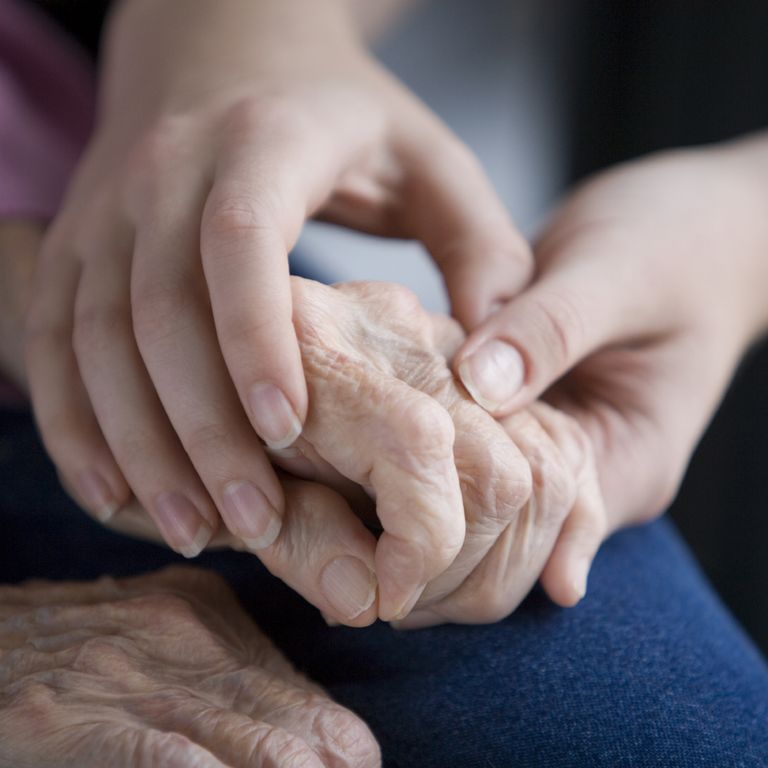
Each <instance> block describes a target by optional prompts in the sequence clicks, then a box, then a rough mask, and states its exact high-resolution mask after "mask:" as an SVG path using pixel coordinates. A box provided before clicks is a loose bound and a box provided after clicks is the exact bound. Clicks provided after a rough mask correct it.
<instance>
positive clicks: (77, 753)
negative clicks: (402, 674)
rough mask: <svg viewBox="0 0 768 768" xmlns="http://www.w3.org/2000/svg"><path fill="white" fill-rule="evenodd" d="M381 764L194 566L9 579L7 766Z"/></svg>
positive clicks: (3, 706)
mask: <svg viewBox="0 0 768 768" xmlns="http://www.w3.org/2000/svg"><path fill="white" fill-rule="evenodd" d="M255 764H258V765H264V766H271V765H274V766H277V765H280V766H285V765H302V766H307V768H310V766H311V767H312V768H375V767H376V766H379V765H380V764H381V761H380V757H379V749H378V746H377V744H376V742H375V740H374V739H373V736H372V735H371V733H370V731H369V730H368V728H367V727H366V726H365V725H364V724H363V722H362V721H361V720H359V719H358V718H357V717H356V716H355V715H354V714H352V713H351V712H349V711H348V710H346V709H344V708H343V707H341V706H339V705H338V704H335V703H334V702H333V701H331V700H330V699H329V698H328V696H327V695H326V694H325V693H323V691H322V690H320V689H319V688H317V687H316V686H315V685H313V684H312V683H310V682H309V681H308V680H306V679H305V678H303V677H302V676H301V675H299V674H298V673H297V672H296V671H295V670H293V668H292V667H291V666H290V664H289V663H288V662H287V661H286V660H285V659H284V658H283V657H282V656H281V655H280V653H279V652H278V651H277V650H276V649H275V648H274V647H273V646H272V645H271V644H270V643H269V641H268V640H267V639H266V638H265V637H264V635H262V634H261V633H260V632H259V630H258V629H257V628H256V626H255V625H254V624H253V623H252V622H251V620H250V619H249V618H248V616H247V615H246V614H245V613H244V612H243V610H242V609H241V608H240V606H239V605H238V604H237V602H236V600H235V599H234V597H233V595H232V593H231V592H230V590H229V588H228V587H227V585H226V584H225V582H224V581H223V580H222V579H221V578H220V577H218V576H215V575H214V574H212V573H208V572H205V571H201V570H199V569H193V568H178V567H177V568H169V569H166V570H164V571H160V572H158V573H155V574H149V575H146V576H141V577H138V578H132V579H125V580H119V581H115V580H113V579H107V578H105V579H101V580H99V581H96V582H66V583H61V582H58V583H57V582H29V583H26V584H22V585H21V586H13V587H0V766H8V767H9V768H10V767H11V766H13V768H18V767H19V766H32V765H34V766H36V768H45V767H46V766H50V767H51V768H53V767H54V766H55V768H102V766H105V765H108V766H110V767H111V768H154V766H158V765H162V766H179V768H181V766H183V768H224V766H228V767H229V768H238V767H242V768H245V766H250V765H255Z"/></svg>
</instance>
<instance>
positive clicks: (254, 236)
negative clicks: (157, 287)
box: [202, 186, 282, 264]
mask: <svg viewBox="0 0 768 768" xmlns="http://www.w3.org/2000/svg"><path fill="white" fill-rule="evenodd" d="M281 209H282V206H281V204H280V200H279V198H278V190H277V188H274V189H271V190H266V189H260V188H258V187H256V186H254V187H252V188H249V189H247V190H243V191H240V192H231V191H230V192H227V193H226V194H222V196H221V197H219V198H216V199H213V200H211V201H210V202H209V204H208V205H207V206H206V209H205V213H204V217H203V231H202V253H203V258H204V259H205V261H206V262H207V263H209V264H213V263H217V262H222V261H225V260H227V259H229V258H231V257H232V256H233V255H234V256H237V255H241V254H243V253H244V252H246V251H247V252H248V253H250V252H252V251H253V250H254V249H255V248H259V247H261V246H263V247H265V248H268V247H270V246H274V247H278V246H281V245H282V242H281V240H280V235H279V230H280V226H279V225H280V224H281V218H280V217H281V214H279V211H280V210H281Z"/></svg>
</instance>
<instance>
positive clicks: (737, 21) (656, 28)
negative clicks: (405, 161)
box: [553, 0, 768, 653]
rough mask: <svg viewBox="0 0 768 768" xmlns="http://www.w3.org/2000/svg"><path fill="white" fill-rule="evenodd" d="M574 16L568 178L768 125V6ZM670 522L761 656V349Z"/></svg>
mask: <svg viewBox="0 0 768 768" xmlns="http://www.w3.org/2000/svg"><path fill="white" fill-rule="evenodd" d="M554 5H555V4H553V10H554ZM580 19H583V20H584V24H585V28H584V30H583V34H580V35H579V36H578V40H579V45H578V47H577V49H576V50H574V52H573V55H574V62H573V66H572V67H570V68H569V69H568V70H567V75H566V72H564V76H566V77H567V78H568V79H570V87H569V88H568V89H567V92H568V93H569V94H570V96H571V99H572V101H571V103H570V105H569V106H570V111H571V114H572V116H573V123H572V132H571V137H572V147H571V161H572V165H571V169H570V176H571V178H572V180H578V179H579V178H582V177H583V176H585V175H588V174H590V173H592V172H594V171H596V170H598V169H599V168H602V167H605V166H607V165H611V164H613V163H615V162H619V161H622V160H626V159H628V158H632V157H636V156H638V155H642V154H645V153H647V152H650V151H653V150H657V149H662V148H665V147H675V146H687V145H693V144H701V143H708V142H716V141H722V140H724V139H728V138H731V137H734V136H737V135H739V134H742V133H746V132H749V131H754V130H757V129H761V128H762V129H766V128H768V3H766V2H749V1H747V0H732V1H731V2H728V3H723V2H682V0H672V1H669V0H668V1H667V2H631V1H630V0H612V1H611V2H598V1H597V0H593V1H591V2H585V3H584V11H583V13H582V15H581V17H580ZM767 181H768V180H767ZM766 216H768V206H766ZM766 258H768V253H767V254H766ZM691 279H692V280H695V279H696V276H695V275H691ZM766 301H767V302H768V286H766ZM671 515H672V517H673V518H674V520H675V522H676V523H677V525H678V527H679V528H680V530H681V531H682V533H683V535H684V536H685V538H686V539H687V541H688V542H689V544H690V545H691V547H692V548H693V550H694V552H695V553H696V556H697V557H698V559H699V561H700V563H701V564H702V566H703V568H704V570H705V571H706V573H707V575H708V576H709V578H710V579H711V580H712V582H713V583H714V585H715V587H716V588H717V590H718V591H719V592H720V594H721V595H722V597H723V598H724V600H725V601H726V603H727V604H728V605H729V606H730V608H731V609H732V611H733V612H734V613H735V614H736V616H737V617H738V618H739V619H740V620H741V622H742V623H743V624H744V625H745V627H746V628H747V629H748V630H749V632H750V633H751V634H752V636H753V637H754V638H755V640H756V641H757V642H758V644H759V645H760V646H761V648H762V649H763V652H764V653H768V344H766V343H763V344H761V345H760V346H759V347H758V348H756V349H754V350H753V351H752V353H751V354H750V355H749V356H748V358H747V359H746V360H745V362H744V364H743V366H742V368H741V370H740V372H739V374H738V376H737V377H736V379H735V381H734V383H733V385H732V387H731V389H730V391H729V393H728V395H727V397H726V398H725V401H724V403H723V405H722V407H721V408H720V410H719V412H718V414H717V416H716V417H715V419H714V421H713V423H712V425H711V428H710V429H709V431H708V432H707V434H706V435H705V437H704V439H703V440H702V442H701V444H700V446H699V449H698V450H697V451H696V454H695V456H694V458H693V461H692V463H691V466H690V470H689V472H688V475H687V477H686V479H685V481H684V484H683V487H682V489H681V492H680V495H679V497H678V499H677V500H676V501H675V503H674V505H673V506H672V510H671Z"/></svg>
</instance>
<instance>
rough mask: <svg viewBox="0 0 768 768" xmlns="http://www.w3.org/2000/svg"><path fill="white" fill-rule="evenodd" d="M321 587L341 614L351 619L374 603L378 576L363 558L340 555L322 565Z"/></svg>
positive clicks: (348, 619) (327, 598)
mask: <svg viewBox="0 0 768 768" xmlns="http://www.w3.org/2000/svg"><path fill="white" fill-rule="evenodd" d="M320 589H321V591H322V593H323V594H324V595H325V598H326V600H328V602H329V603H330V604H331V605H332V606H333V607H334V608H335V609H336V611H337V612H338V614H339V616H341V617H343V618H344V619H346V620H347V621H352V619H356V618H357V617H358V616H359V615H360V614H361V613H363V612H364V611H367V610H368V609H369V608H370V607H371V606H372V605H373V601H374V600H375V599H376V577H375V576H374V575H373V572H372V571H371V570H370V569H369V568H368V567H367V566H366V565H365V563H364V562H363V561H362V560H358V559H357V558H356V557H349V556H344V557H337V558H336V559H335V560H331V562H330V563H328V565H326V566H325V568H323V572H322V573H321V574H320Z"/></svg>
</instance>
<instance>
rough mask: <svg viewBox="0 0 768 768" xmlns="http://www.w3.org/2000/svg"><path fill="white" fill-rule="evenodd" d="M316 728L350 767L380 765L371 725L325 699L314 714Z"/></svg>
mask: <svg viewBox="0 0 768 768" xmlns="http://www.w3.org/2000/svg"><path fill="white" fill-rule="evenodd" d="M314 724H315V729H316V730H317V731H318V732H319V736H320V738H321V739H323V740H324V741H326V742H327V743H328V746H329V747H330V749H331V750H332V751H333V753H334V754H335V755H337V756H338V757H339V758H341V759H342V760H343V761H344V762H343V765H347V766H349V767H350V768H360V766H370V768H373V767H374V766H378V765H379V761H380V759H381V752H380V749H379V745H378V742H377V741H376V739H375V738H374V736H373V734H372V733H371V730H370V728H368V726H367V725H366V724H365V723H364V722H363V721H362V720H361V719H360V718H359V717H357V716H356V715H355V714H353V713H352V712H350V711H349V710H347V709H344V708H343V707H340V706H339V705H337V704H335V703H333V702H328V701H325V702H323V703H322V705H321V707H320V709H319V711H318V714H317V716H316V717H315V721H314Z"/></svg>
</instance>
